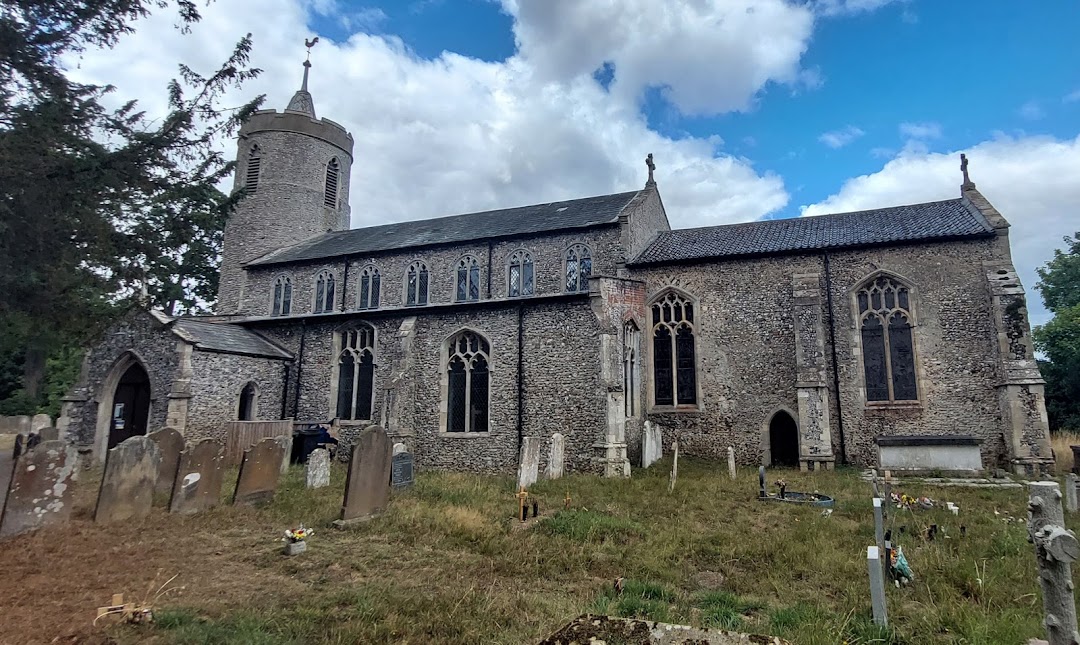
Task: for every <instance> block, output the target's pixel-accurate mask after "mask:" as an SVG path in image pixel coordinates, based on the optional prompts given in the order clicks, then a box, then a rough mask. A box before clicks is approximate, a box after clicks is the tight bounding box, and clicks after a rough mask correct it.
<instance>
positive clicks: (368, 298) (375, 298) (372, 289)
mask: <svg viewBox="0 0 1080 645" xmlns="http://www.w3.org/2000/svg"><path fill="white" fill-rule="evenodd" d="M381 282H382V281H381V279H380V276H379V269H378V267H375V266H368V267H364V270H363V271H361V272H360V290H359V292H358V293H357V302H356V306H357V308H358V309H378V308H379V290H380V288H381V286H382V285H381Z"/></svg>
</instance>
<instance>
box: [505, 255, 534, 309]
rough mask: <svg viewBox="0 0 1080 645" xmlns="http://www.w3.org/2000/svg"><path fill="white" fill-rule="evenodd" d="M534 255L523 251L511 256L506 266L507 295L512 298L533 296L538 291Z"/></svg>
mask: <svg viewBox="0 0 1080 645" xmlns="http://www.w3.org/2000/svg"><path fill="white" fill-rule="evenodd" d="M535 277H536V276H535V269H534V268H533V261H532V254H531V253H529V252H528V251H526V250H524V249H521V250H519V251H514V252H513V253H511V254H510V261H509V262H508V263H507V266H506V280H507V287H506V293H507V295H508V296H509V297H511V298H517V297H520V296H531V295H533V293H534V291H535V289H536V281H535Z"/></svg>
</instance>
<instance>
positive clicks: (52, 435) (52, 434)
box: [38, 426, 60, 441]
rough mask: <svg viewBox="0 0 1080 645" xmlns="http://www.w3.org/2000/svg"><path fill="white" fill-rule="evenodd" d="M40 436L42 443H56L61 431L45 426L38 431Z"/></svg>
mask: <svg viewBox="0 0 1080 645" xmlns="http://www.w3.org/2000/svg"><path fill="white" fill-rule="evenodd" d="M38 436H39V437H41V440H42V441H56V440H57V439H59V438H60V431H59V430H57V429H56V428H54V427H52V426H45V427H44V428H42V429H41V430H38Z"/></svg>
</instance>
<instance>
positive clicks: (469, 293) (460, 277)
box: [454, 255, 480, 302]
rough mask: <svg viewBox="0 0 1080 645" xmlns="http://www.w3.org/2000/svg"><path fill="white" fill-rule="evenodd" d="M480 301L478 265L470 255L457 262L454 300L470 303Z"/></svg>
mask: <svg viewBox="0 0 1080 645" xmlns="http://www.w3.org/2000/svg"><path fill="white" fill-rule="evenodd" d="M479 299H480V263H479V262H477V261H476V258H474V257H472V256H471V255H466V256H465V257H463V258H461V259H460V260H458V264H457V283H456V288H455V289H454V300H455V301H457V302H472V301H475V300H479Z"/></svg>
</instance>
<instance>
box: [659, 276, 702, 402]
mask: <svg viewBox="0 0 1080 645" xmlns="http://www.w3.org/2000/svg"><path fill="white" fill-rule="evenodd" d="M650 310H651V314H652V343H653V345H652V347H653V352H652V354H653V355H652V359H653V403H654V404H655V405H670V406H678V405H697V367H696V360H695V345H694V343H695V341H694V332H695V328H694V303H693V301H691V300H690V298H688V297H686V296H684V295H682V294H679V293H677V292H674V291H669V292H668V293H666V294H664V295H663V296H661V297H660V298H658V299H657V300H655V301H653V303H652V306H651V307H650Z"/></svg>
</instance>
